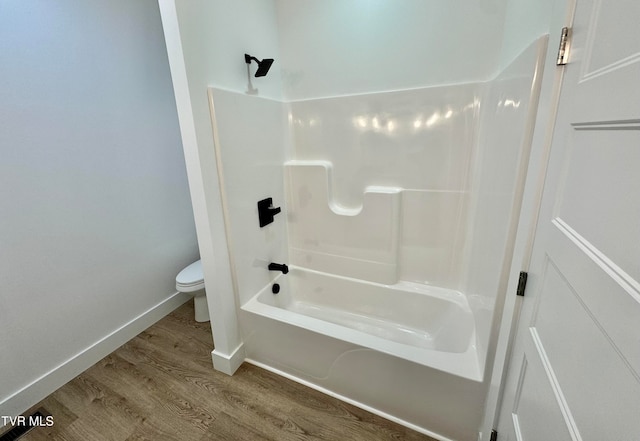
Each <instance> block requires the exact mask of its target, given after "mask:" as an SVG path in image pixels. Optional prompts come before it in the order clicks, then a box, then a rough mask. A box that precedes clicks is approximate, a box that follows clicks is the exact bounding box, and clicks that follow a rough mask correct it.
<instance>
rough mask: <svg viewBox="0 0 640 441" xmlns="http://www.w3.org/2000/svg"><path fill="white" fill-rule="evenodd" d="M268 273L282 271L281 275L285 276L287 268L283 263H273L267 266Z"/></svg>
mask: <svg viewBox="0 0 640 441" xmlns="http://www.w3.org/2000/svg"><path fill="white" fill-rule="evenodd" d="M269 271H282V274H287V273H288V272H289V267H288V266H287V265H285V264H284V263H273V262H271V263H270V264H269Z"/></svg>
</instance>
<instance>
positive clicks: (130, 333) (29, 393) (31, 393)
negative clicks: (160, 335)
mask: <svg viewBox="0 0 640 441" xmlns="http://www.w3.org/2000/svg"><path fill="white" fill-rule="evenodd" d="M190 298H191V296H190V295H189V294H185V293H180V292H176V293H174V294H172V295H171V297H169V298H168V299H165V300H163V301H162V302H160V303H158V304H157V305H155V306H153V307H152V308H150V309H148V310H147V311H145V312H143V313H142V314H140V315H139V316H137V317H135V318H134V319H132V320H131V321H129V322H128V323H126V324H124V325H123V326H121V327H120V328H118V329H116V330H114V331H113V332H112V333H110V334H108V335H106V336H105V337H103V338H101V339H100V340H98V341H97V342H95V343H94V344H92V345H91V346H89V347H88V348H86V349H84V350H82V351H81V352H79V353H78V354H76V355H74V356H73V357H71V358H70V359H68V360H67V361H65V362H64V363H62V364H60V365H59V366H57V367H55V368H53V369H52V370H50V371H49V372H47V373H46V374H44V375H42V376H41V377H40V378H37V379H36V380H34V381H33V382H31V383H30V384H28V385H26V386H24V387H23V388H22V389H20V390H18V391H17V392H15V393H14V394H13V395H11V396H9V397H8V398H6V399H5V400H4V401H3V402H1V403H0V415H10V416H17V415H20V414H21V413H23V412H24V411H26V410H27V409H29V408H30V407H32V406H34V405H35V404H37V403H38V402H39V401H41V400H42V399H44V398H45V397H47V395H49V394H51V393H53V392H55V391H56V390H57V389H58V388H60V387H61V386H63V385H64V384H66V383H68V382H69V381H71V380H72V379H74V378H75V377H77V376H78V375H79V374H81V373H82V372H84V371H85V370H87V369H88V368H90V367H91V366H93V365H94V364H95V363H97V362H98V361H100V360H101V359H103V358H104V357H106V356H107V355H109V354H110V353H111V352H113V351H114V350H116V349H117V348H119V347H120V346H122V345H123V344H125V343H126V342H128V341H129V340H131V339H132V338H134V337H135V336H136V335H138V334H140V333H141V332H142V331H144V330H145V329H147V328H149V327H150V326H151V325H153V324H154V323H155V322H157V321H158V320H160V319H161V318H163V317H164V316H166V315H167V314H169V313H170V312H172V311H173V310H175V309H176V308H178V307H179V306H181V305H182V304H183V303H185V302H186V301H188V300H189V299H190Z"/></svg>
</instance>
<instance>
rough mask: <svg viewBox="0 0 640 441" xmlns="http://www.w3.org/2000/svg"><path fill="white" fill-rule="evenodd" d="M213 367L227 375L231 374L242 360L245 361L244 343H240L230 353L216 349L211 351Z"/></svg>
mask: <svg viewBox="0 0 640 441" xmlns="http://www.w3.org/2000/svg"><path fill="white" fill-rule="evenodd" d="M211 359H212V360H213V367H214V368H215V370H217V371H220V372H222V373H224V374H227V375H233V374H234V373H235V372H236V371H237V370H238V368H239V367H240V365H241V364H242V362H243V361H245V352H244V343H241V344H240V345H239V346H238V347H237V348H236V349H235V350H234V351H233V352H232V353H231V355H227V354H224V353H222V352H220V351H218V350H217V349H214V350H213V351H211Z"/></svg>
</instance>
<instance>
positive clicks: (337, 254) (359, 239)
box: [285, 160, 402, 284]
mask: <svg viewBox="0 0 640 441" xmlns="http://www.w3.org/2000/svg"><path fill="white" fill-rule="evenodd" d="M331 171H332V165H331V163H330V162H329V161H322V160H319V161H288V162H286V163H285V175H286V179H287V186H286V188H287V191H288V196H287V197H288V215H289V236H290V237H289V239H290V241H289V244H290V248H291V249H290V259H291V263H292V264H294V265H295V264H299V265H302V266H305V267H307V268H312V269H316V270H319V271H327V272H331V273H335V274H342V275H345V276H350V277H357V278H361V279H365V280H372V281H377V282H380V283H388V284H393V283H396V281H397V278H398V276H397V266H398V262H397V261H398V238H399V229H400V209H401V196H402V189H401V188H398V187H385V186H369V187H367V188H366V189H365V190H364V194H363V198H362V205H361V206H360V207H355V208H354V207H343V206H341V205H339V204H338V203H336V202H335V201H334V199H333V197H332V191H331Z"/></svg>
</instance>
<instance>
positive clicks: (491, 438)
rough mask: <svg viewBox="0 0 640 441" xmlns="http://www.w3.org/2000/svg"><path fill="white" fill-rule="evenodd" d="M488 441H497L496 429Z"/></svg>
mask: <svg viewBox="0 0 640 441" xmlns="http://www.w3.org/2000/svg"><path fill="white" fill-rule="evenodd" d="M525 274H527V273H525ZM489 441H498V431H497V430H496V429H493V430H492V431H491V437H490V438H489Z"/></svg>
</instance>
